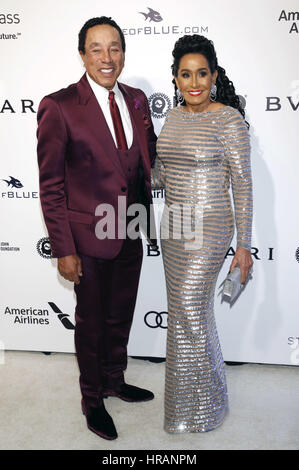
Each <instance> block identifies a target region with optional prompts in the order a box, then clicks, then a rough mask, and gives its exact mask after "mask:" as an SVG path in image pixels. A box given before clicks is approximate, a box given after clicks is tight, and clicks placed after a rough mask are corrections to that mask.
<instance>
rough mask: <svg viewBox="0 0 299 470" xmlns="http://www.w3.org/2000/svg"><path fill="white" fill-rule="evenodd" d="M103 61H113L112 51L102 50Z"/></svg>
mask: <svg viewBox="0 0 299 470" xmlns="http://www.w3.org/2000/svg"><path fill="white" fill-rule="evenodd" d="M101 61H102V62H108V63H109V62H111V55H110V52H109V51H108V50H106V51H105V50H104V51H102V55H101Z"/></svg>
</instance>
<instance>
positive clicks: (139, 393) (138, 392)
mask: <svg viewBox="0 0 299 470" xmlns="http://www.w3.org/2000/svg"><path fill="white" fill-rule="evenodd" d="M103 397H104V398H107V397H118V398H120V399H121V400H124V401H129V402H140V401H149V400H152V399H153V398H154V394H153V393H152V392H150V391H149V390H145V389H144V388H139V387H135V385H128V384H126V383H123V384H121V385H120V386H119V387H118V388H117V389H116V390H104V392H103Z"/></svg>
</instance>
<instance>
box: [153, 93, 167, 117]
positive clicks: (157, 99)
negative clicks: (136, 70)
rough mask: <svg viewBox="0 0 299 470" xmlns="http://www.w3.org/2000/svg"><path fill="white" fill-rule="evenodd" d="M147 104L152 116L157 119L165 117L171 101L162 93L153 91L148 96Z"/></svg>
mask: <svg viewBox="0 0 299 470" xmlns="http://www.w3.org/2000/svg"><path fill="white" fill-rule="evenodd" d="M148 104H149V107H150V110H151V115H152V117H154V118H157V119H162V118H165V117H166V115H167V113H168V111H169V110H170V108H171V101H170V99H169V98H168V96H167V95H165V94H164V93H153V94H152V95H151V96H150V97H149V98H148Z"/></svg>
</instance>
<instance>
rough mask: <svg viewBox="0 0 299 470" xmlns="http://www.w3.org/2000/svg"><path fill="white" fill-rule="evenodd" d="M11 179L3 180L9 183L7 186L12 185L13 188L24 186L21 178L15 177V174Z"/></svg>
mask: <svg viewBox="0 0 299 470" xmlns="http://www.w3.org/2000/svg"><path fill="white" fill-rule="evenodd" d="M9 178H10V180H3V181H5V183H7V186H11V187H12V188H16V189H19V188H23V185H22V183H21V181H20V180H17V178H14V177H13V176H10V177H9Z"/></svg>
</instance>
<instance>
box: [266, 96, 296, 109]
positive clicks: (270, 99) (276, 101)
mask: <svg viewBox="0 0 299 470" xmlns="http://www.w3.org/2000/svg"><path fill="white" fill-rule="evenodd" d="M283 105H286V106H287V107H288V108H290V109H292V110H293V111H297V110H298V109H299V100H298V99H297V100H294V97H293V96H286V97H285V98H281V97H279V96H266V109H265V111H280V110H281V108H282V106H283Z"/></svg>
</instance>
